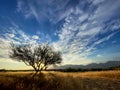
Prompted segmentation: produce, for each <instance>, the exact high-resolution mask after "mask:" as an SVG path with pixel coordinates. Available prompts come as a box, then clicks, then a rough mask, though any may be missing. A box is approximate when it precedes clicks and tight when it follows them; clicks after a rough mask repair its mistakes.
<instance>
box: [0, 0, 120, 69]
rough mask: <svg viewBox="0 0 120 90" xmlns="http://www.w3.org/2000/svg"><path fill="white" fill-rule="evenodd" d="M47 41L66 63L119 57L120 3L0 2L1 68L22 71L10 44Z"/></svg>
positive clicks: (70, 0)
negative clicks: (10, 48)
mask: <svg viewBox="0 0 120 90" xmlns="http://www.w3.org/2000/svg"><path fill="white" fill-rule="evenodd" d="M11 42H14V43H15V44H28V43H29V44H39V43H44V42H48V43H49V44H50V45H52V46H54V48H55V49H56V50H59V51H61V52H62V57H63V62H62V65H65V64H88V63H92V62H105V61H110V60H119V58H120V49H119V46H120V0H1V1H0V68H6V69H14V68H17V69H25V68H28V67H25V65H24V63H20V62H17V61H13V60H11V59H10V58H9V57H8V54H9V44H10V43H11Z"/></svg>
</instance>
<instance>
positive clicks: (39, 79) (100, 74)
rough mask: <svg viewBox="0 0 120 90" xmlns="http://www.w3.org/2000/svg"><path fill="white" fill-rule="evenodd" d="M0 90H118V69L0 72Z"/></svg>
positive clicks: (119, 81)
mask: <svg viewBox="0 0 120 90" xmlns="http://www.w3.org/2000/svg"><path fill="white" fill-rule="evenodd" d="M0 90H120V70H113V71H94V72H92V71H91V72H90V71H89V72H72V73H67V72H57V71H56V72H53V71H48V72H42V74H40V75H36V76H34V77H33V75H32V73H31V72H0Z"/></svg>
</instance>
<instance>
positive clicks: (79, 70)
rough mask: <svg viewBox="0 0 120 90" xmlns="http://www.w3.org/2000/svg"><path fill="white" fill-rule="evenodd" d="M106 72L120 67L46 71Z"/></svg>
mask: <svg viewBox="0 0 120 90" xmlns="http://www.w3.org/2000/svg"><path fill="white" fill-rule="evenodd" d="M106 70H120V66H116V67H109V68H90V69H81V68H78V69H74V68H66V69H49V70H47V71H60V72H85V71H106Z"/></svg>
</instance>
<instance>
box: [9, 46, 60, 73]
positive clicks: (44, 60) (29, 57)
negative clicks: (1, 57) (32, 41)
mask: <svg viewBox="0 0 120 90" xmlns="http://www.w3.org/2000/svg"><path fill="white" fill-rule="evenodd" d="M9 56H10V58H12V59H15V60H17V61H22V62H24V63H25V64H26V65H28V66H32V67H33V69H34V70H35V72H36V73H38V72H41V71H42V70H46V69H47V68H48V66H49V65H55V64H60V63H61V61H62V57H61V53H60V52H57V51H54V50H53V48H51V47H50V46H49V45H48V44H40V45H37V46H35V47H32V45H15V44H11V52H10V55H9Z"/></svg>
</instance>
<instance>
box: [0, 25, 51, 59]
mask: <svg viewBox="0 0 120 90" xmlns="http://www.w3.org/2000/svg"><path fill="white" fill-rule="evenodd" d="M11 24H12V26H10V27H7V28H5V29H4V30H2V31H4V32H3V33H2V34H1V36H0V51H1V52H0V58H9V57H8V55H9V51H10V44H11V43H14V44H18V45H19V44H23V45H24V44H36V45H37V44H39V43H42V42H46V41H47V42H50V41H51V37H50V36H49V35H44V34H43V33H41V34H39V35H37V34H36V35H28V34H26V33H25V32H24V31H23V30H22V29H21V28H20V27H19V25H17V24H15V23H11Z"/></svg>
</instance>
